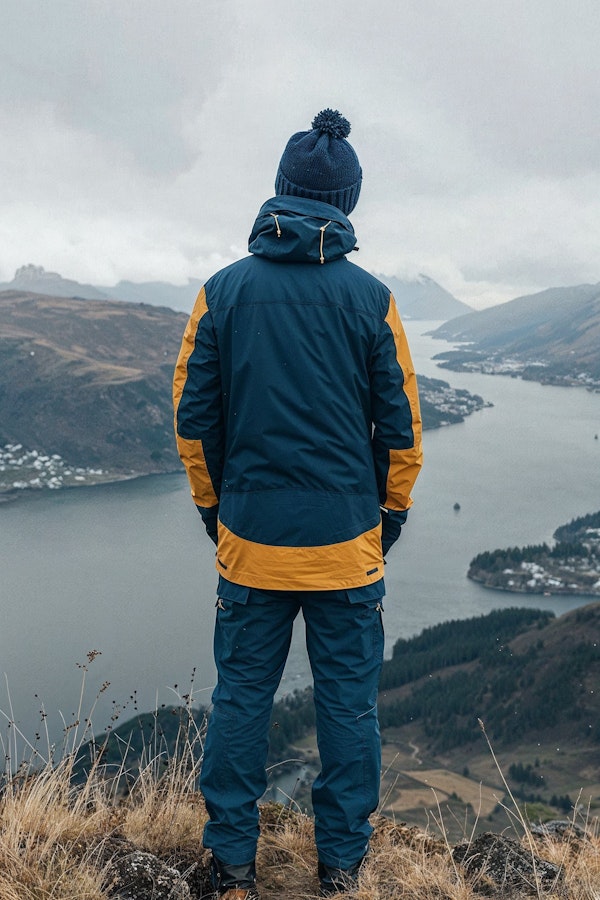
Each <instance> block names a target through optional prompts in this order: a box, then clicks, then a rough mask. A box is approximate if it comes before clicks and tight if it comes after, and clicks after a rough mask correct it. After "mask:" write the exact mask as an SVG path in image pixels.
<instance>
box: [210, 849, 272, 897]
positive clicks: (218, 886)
mask: <svg viewBox="0 0 600 900" xmlns="http://www.w3.org/2000/svg"><path fill="white" fill-rule="evenodd" d="M210 877H211V880H212V884H213V887H214V888H215V900H217V898H218V900H260V898H259V895H258V891H257V890H256V867H255V864H254V860H251V861H250V862H248V863H244V864H243V865H241V866H228V865H226V864H225V863H222V862H221V860H220V859H217V857H216V856H215V855H214V854H213V857H212V859H211V862H210Z"/></svg>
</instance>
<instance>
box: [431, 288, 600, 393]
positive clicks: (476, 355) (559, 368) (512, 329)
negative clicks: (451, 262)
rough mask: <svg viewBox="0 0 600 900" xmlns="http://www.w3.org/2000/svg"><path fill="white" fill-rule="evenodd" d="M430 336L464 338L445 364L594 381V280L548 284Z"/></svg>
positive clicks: (598, 355)
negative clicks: (568, 284)
mask: <svg viewBox="0 0 600 900" xmlns="http://www.w3.org/2000/svg"><path fill="white" fill-rule="evenodd" d="M433 334H434V337H438V338H442V339H445V340H447V341H452V342H455V343H458V342H469V343H470V346H469V347H468V348H465V350H458V351H450V352H445V353H440V354H438V356H437V357H436V359H441V360H444V362H443V363H442V365H443V366H444V367H445V368H449V369H454V370H459V369H462V370H465V369H467V370H477V371H490V372H497V373H503V374H504V373H508V374H519V375H522V377H524V378H530V379H534V380H536V381H545V382H556V383H579V384H588V385H589V386H599V385H600V284H595V285H589V284H583V285H577V286H575V287H564V288H550V289H548V290H546V291H542V292H541V293H538V294H532V295H529V296H526V297H517V298H516V299H515V300H511V301H510V302H508V303H503V304H501V305H499V306H494V307H492V308H491V309H485V310H481V311H479V312H473V313H469V314H468V315H466V316H460V317H458V318H456V319H453V320H452V321H451V322H446V323H444V325H442V326H441V327H440V328H438V329H437V330H436V331H435V332H434V333H433Z"/></svg>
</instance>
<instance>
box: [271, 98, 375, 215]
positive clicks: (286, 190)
mask: <svg viewBox="0 0 600 900" xmlns="http://www.w3.org/2000/svg"><path fill="white" fill-rule="evenodd" d="M349 134H350V122H349V121H348V120H347V119H345V118H344V117H343V116H342V115H341V113H339V112H338V111H337V109H324V110H322V112H320V113H319V114H318V116H315V118H314V119H313V123H312V129H311V130H310V131H298V132H297V133H296V134H293V135H292V136H291V138H290V139H289V141H288V143H287V146H286V148H285V150H284V151H283V156H282V157H281V161H280V163H279V169H278V170H277V177H276V179H275V191H276V193H277V194H291V195H292V196H294V197H308V198H310V199H311V200H321V201H323V203H331V204H332V206H337V208H338V209H341V211H342V212H343V213H344V214H345V215H349V213H351V212H352V210H353V209H354V207H355V206H356V203H357V201H358V195H359V194H360V186H361V182H362V169H361V167H360V164H359V162H358V157H357V155H356V153H355V152H354V149H353V148H352V146H351V145H350V144H349V143H348V141H347V140H345V139H346V138H347V137H348V135H349Z"/></svg>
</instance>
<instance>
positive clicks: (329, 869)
mask: <svg viewBox="0 0 600 900" xmlns="http://www.w3.org/2000/svg"><path fill="white" fill-rule="evenodd" d="M361 865H362V859H359V861H358V862H357V863H355V864H354V865H353V866H350V868H349V869H336V868H335V867H334V866H327V865H325V863H323V862H321V861H320V860H319V882H320V884H321V896H322V897H331V896H333V895H334V894H343V893H345V892H346V891H350V890H352V888H355V887H356V885H357V883H358V872H359V869H360V867H361Z"/></svg>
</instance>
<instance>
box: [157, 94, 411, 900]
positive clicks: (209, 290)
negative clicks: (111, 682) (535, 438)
mask: <svg viewBox="0 0 600 900" xmlns="http://www.w3.org/2000/svg"><path fill="white" fill-rule="evenodd" d="M349 132H350V125H349V123H348V122H347V120H346V119H344V118H343V117H342V116H341V115H340V113H339V112H338V111H337V110H335V111H333V110H330V109H327V110H323V111H322V112H321V113H319V115H317V116H316V118H315V119H314V121H313V125H312V128H311V129H310V130H309V131H305V132H298V133H297V134H294V135H293V136H292V137H291V138H290V140H289V142H288V144H287V146H286V148H285V151H284V153H283V156H282V158H281V162H280V164H279V169H278V172H277V178H276V182H275V188H276V192H277V196H276V197H274V198H272V199H271V200H269V201H267V203H265V204H264V206H263V207H262V208H261V210H260V212H259V214H258V218H257V220H256V222H255V224H254V228H253V230H252V234H251V235H250V240H249V250H250V253H251V255H250V256H248V257H246V258H245V259H242V260H239V261H238V262H236V263H234V264H233V265H231V266H228V267H227V268H225V269H223V270H221V271H220V272H217V274H216V275H214V276H213V277H212V278H210V279H209V280H208V282H207V283H206V285H205V286H204V287H203V288H202V290H201V291H200V294H199V296H198V299H197V301H196V305H195V308H194V311H193V313H192V315H191V318H190V320H189V323H188V326H187V329H186V332H185V335H184V339H183V344H182V347H181V352H180V355H179V359H178V362H177V369H176V373H175V382H174V402H175V410H176V431H177V442H178V447H179V453H180V456H181V459H182V460H183V462H184V464H185V466H186V469H187V473H188V477H189V480H190V484H191V489H192V496H193V498H194V501H195V503H196V505H197V506H198V509H199V511H200V513H201V515H202V518H203V520H204V524H205V526H206V530H207V532H208V534H209V535H210V537H211V538H212V539H213V541H214V542H215V544H216V545H217V555H216V568H217V572H218V573H219V583H218V602H217V616H216V626H215V639H214V640H215V643H214V646H215V660H216V666H217V672H218V683H217V686H216V688H215V691H214V694H213V698H212V699H213V712H212V715H211V718H210V723H209V727H208V734H207V737H206V745H205V754H204V761H203V767H202V775H201V779H200V787H201V790H202V792H203V794H204V798H205V801H206V808H207V811H208V816H209V819H208V823H207V825H206V828H205V832H204V844H205V846H206V847H209V848H210V849H211V850H212V854H213V855H212V875H213V882H214V887H215V890H216V897H224V898H226V900H256V898H257V897H258V894H257V892H256V888H255V877H256V876H255V853H256V842H257V837H258V809H257V801H258V800H259V799H260V797H261V796H262V794H263V792H264V790H265V787H266V775H265V763H266V758H267V749H268V730H269V722H270V715H271V707H272V704H273V696H274V694H275V691H276V689H277V687H278V685H279V681H280V679H281V675H282V672H283V668H284V665H285V661H286V657H287V653H288V650H289V646H290V638H291V634H292V623H293V621H294V619H295V617H296V615H297V614H298V612H299V611H300V610H301V611H302V614H303V617H304V619H305V625H306V643H307V650H308V655H309V659H310V664H311V669H312V674H313V681H314V702H315V707H316V718H317V738H318V745H319V753H320V758H321V772H320V774H319V776H318V777H317V779H316V780H315V783H314V785H313V790H312V799H313V808H314V814H315V839H316V844H317V850H318V858H319V869H318V874H319V879H320V884H321V891H322V893H323V895H329V894H333V893H336V892H337V891H342V890H344V888H345V887H347V886H348V885H349V884H352V883H354V882H355V881H356V878H357V873H358V869H359V866H360V864H361V862H362V860H363V858H364V856H365V854H366V852H367V849H368V844H369V837H370V834H371V831H372V828H371V826H370V824H369V821H368V817H369V815H370V814H371V813H372V812H373V810H374V809H375V808H376V806H377V802H378V796H379V779H380V754H381V750H380V740H379V726H378V721H377V708H376V697H377V685H378V680H379V674H380V668H381V663H382V658H383V627H382V618H381V612H382V598H383V595H384V581H383V566H384V556H385V554H386V553H387V552H388V551H389V549H390V547H391V546H392V544H393V543H394V541H395V540H396V539H397V538H398V536H399V534H400V530H401V527H402V525H403V524H404V522H405V520H406V514H407V510H408V508H409V506H410V505H411V503H412V501H411V497H410V493H411V490H412V487H413V484H414V482H415V479H416V477H417V474H418V472H419V468H420V466H421V461H422V454H421V422H420V413H419V402H418V395H417V385H416V380H415V374H414V370H413V366H412V362H411V358H410V353H409V349H408V345H407V342H406V338H405V335H404V331H403V328H402V325H401V322H400V318H399V316H398V312H397V310H396V305H395V302H394V298H393V297H392V296H391V294H390V291H389V290H388V289H387V288H386V287H385V286H384V285H383V284H381V282H379V281H377V279H375V278H373V277H372V276H371V275H369V274H367V272H365V271H364V270H363V269H361V268H359V267H357V266H354V265H353V264H352V263H350V262H349V261H348V260H347V259H346V254H347V253H349V252H350V251H351V250H355V249H357V248H356V246H355V236H354V230H353V228H352V225H351V224H350V222H349V221H348V219H347V218H346V216H347V214H349V213H350V212H351V211H352V209H353V208H354V206H355V204H356V201H357V200H358V196H359V193H360V187H361V181H362V170H361V168H360V165H359V162H358V159H357V156H356V153H355V152H354V149H353V148H352V146H351V145H350V144H349V143H348V141H347V140H346V138H347V136H348V134H349Z"/></svg>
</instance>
